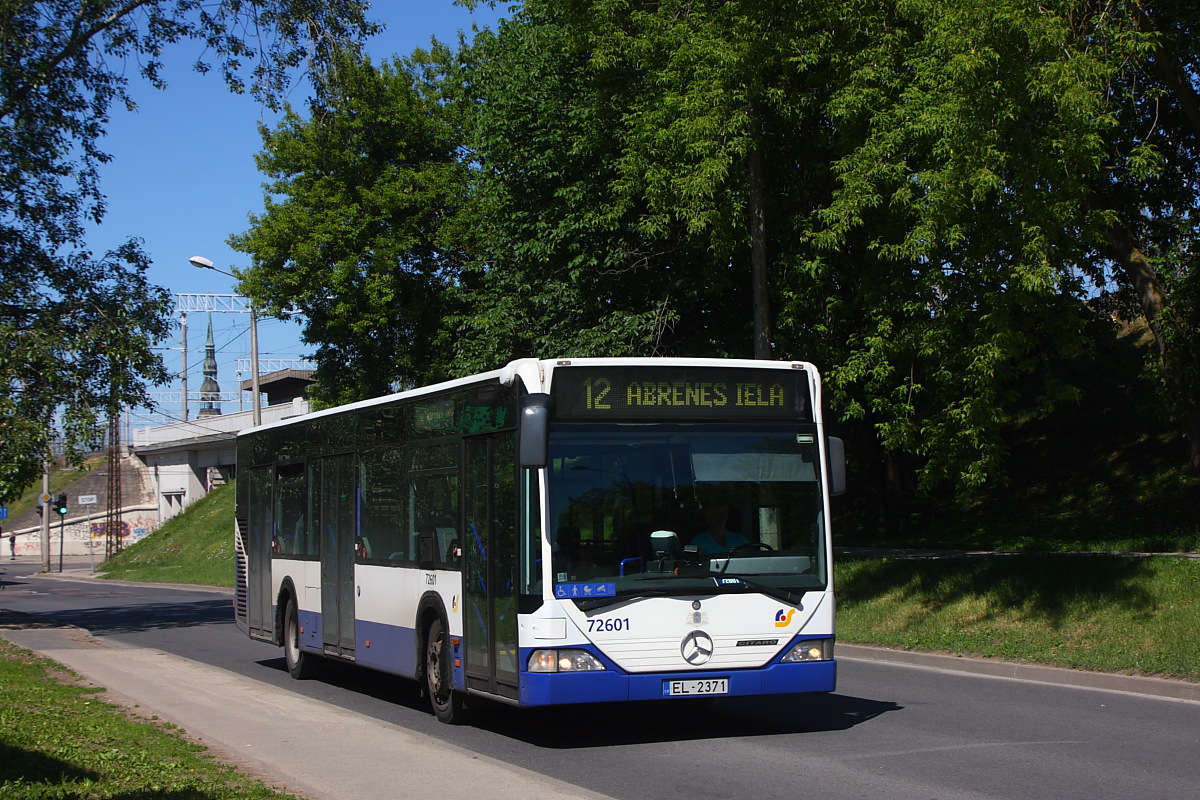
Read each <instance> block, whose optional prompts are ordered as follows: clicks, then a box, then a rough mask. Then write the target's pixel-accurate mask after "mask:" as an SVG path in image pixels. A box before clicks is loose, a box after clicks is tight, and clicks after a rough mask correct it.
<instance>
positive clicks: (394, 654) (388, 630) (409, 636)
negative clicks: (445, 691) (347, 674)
mask: <svg viewBox="0 0 1200 800" xmlns="http://www.w3.org/2000/svg"><path fill="white" fill-rule="evenodd" d="M354 638H355V639H356V640H357V652H356V654H355V659H356V660H357V661H358V663H359V665H360V666H363V667H370V668H372V669H378V670H383V671H384V672H391V673H394V674H396V675H407V676H409V677H411V676H413V675H416V674H417V632H416V631H414V630H413V629H412V628H400V627H397V626H394V625H383V624H380V623H378V622H364V621H363V620H359V621H358V623H357V624H356V625H355V630H354Z"/></svg>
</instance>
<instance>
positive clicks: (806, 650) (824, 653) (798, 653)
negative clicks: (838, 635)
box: [783, 639, 833, 664]
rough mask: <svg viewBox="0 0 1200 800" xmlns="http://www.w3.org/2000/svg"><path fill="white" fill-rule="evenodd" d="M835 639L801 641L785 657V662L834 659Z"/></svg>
mask: <svg viewBox="0 0 1200 800" xmlns="http://www.w3.org/2000/svg"><path fill="white" fill-rule="evenodd" d="M832 660H833V639H809V640H808V641H806V642H800V643H799V644H798V645H796V646H795V647H793V648H792V649H791V650H790V651H788V654H787V655H785V656H784V657H783V662H784V663H785V664H789V663H791V664H794V663H796V662H798V661H832Z"/></svg>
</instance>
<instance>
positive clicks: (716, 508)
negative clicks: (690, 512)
mask: <svg viewBox="0 0 1200 800" xmlns="http://www.w3.org/2000/svg"><path fill="white" fill-rule="evenodd" d="M704 522H705V524H706V525H707V526H708V527H707V528H706V529H705V530H703V531H701V532H700V533H698V534H696V535H695V537H693V538H692V545H694V546H695V547H696V548H697V549H698V550H699V551H700V552H701V553H710V554H721V553H728V552H729V551H730V550H732V549H733V548H735V547H737V546H739V545H743V544H750V540H749V539H747V538H746V537H745V536H742V535H741V534H740V533H737V532H736V531H731V530H728V529H727V528H726V525H728V523H729V505H728V504H727V503H720V502H710V503H708V504H706V505H705V506H704Z"/></svg>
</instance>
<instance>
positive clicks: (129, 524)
mask: <svg viewBox="0 0 1200 800" xmlns="http://www.w3.org/2000/svg"><path fill="white" fill-rule="evenodd" d="M156 524H157V523H156V522H155V520H154V518H153V517H147V516H136V517H134V518H133V519H132V520H130V519H122V520H121V521H120V522H119V523H118V527H117V538H118V539H119V540H120V541H121V544H122V546H124V545H130V544H133V543H134V542H137V541H140V540H141V539H143V538H145V537H146V536H147V535H148V534H149V533H150V532H151V531H153V530H154V528H155V525H156ZM91 536H92V539H93V540H97V539H100V540H104V539H107V536H108V523H107V522H93V523H92V528H91Z"/></svg>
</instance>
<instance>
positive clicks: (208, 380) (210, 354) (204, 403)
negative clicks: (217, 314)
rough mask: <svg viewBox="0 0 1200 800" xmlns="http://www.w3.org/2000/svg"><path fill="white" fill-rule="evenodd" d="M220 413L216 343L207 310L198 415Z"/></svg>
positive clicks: (209, 313) (210, 314)
mask: <svg viewBox="0 0 1200 800" xmlns="http://www.w3.org/2000/svg"><path fill="white" fill-rule="evenodd" d="M220 413H221V386H220V384H218V383H217V345H216V343H215V342H214V341H213V326H212V312H211V311H210V312H208V340H207V341H205V342H204V382H203V383H201V384H200V416H202V417H213V416H217V415H218V414H220Z"/></svg>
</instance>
